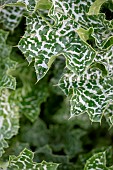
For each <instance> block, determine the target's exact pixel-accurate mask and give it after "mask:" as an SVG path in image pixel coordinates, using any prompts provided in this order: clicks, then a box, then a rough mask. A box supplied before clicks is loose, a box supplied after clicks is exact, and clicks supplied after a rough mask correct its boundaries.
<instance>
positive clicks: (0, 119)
mask: <svg viewBox="0 0 113 170" xmlns="http://www.w3.org/2000/svg"><path fill="white" fill-rule="evenodd" d="M18 128H19V115H18V107H17V106H16V105H15V102H14V101H12V100H10V92H9V91H8V90H7V89H5V90H3V91H2V92H1V93H0V156H1V155H2V153H3V152H4V148H6V147H8V144H7V141H6V140H7V139H10V138H11V137H12V136H13V135H16V134H17V132H18Z"/></svg>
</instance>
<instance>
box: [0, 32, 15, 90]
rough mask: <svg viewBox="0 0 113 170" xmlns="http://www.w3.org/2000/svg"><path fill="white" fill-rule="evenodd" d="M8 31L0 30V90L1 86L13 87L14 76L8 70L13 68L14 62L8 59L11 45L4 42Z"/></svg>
mask: <svg viewBox="0 0 113 170" xmlns="http://www.w3.org/2000/svg"><path fill="white" fill-rule="evenodd" d="M7 36H8V32H6V31H3V30H0V90H1V89H3V88H10V89H15V87H16V81H15V78H14V77H12V76H11V75H10V71H11V70H12V69H14V68H15V66H16V62H14V61H13V60H11V59H10V53H11V50H12V48H11V46H9V45H7V44H6V40H7Z"/></svg>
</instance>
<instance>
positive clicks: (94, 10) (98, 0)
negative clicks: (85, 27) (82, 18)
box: [88, 0, 107, 15]
mask: <svg viewBox="0 0 113 170" xmlns="http://www.w3.org/2000/svg"><path fill="white" fill-rule="evenodd" d="M105 2H107V0H96V1H95V2H94V3H93V4H92V5H91V7H90V9H89V12H88V14H89V15H98V14H99V11H100V7H101V6H102V4H103V3H105Z"/></svg>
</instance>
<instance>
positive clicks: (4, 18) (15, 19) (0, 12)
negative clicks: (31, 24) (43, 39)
mask: <svg viewBox="0 0 113 170" xmlns="http://www.w3.org/2000/svg"><path fill="white" fill-rule="evenodd" d="M23 10H24V8H22V7H5V8H1V9H0V22H1V23H3V27H4V28H5V29H8V30H10V31H12V32H13V31H14V29H15V28H16V27H17V26H18V24H19V23H20V21H21V18H22V15H23Z"/></svg>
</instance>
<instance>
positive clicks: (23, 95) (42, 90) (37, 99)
mask: <svg viewBox="0 0 113 170" xmlns="http://www.w3.org/2000/svg"><path fill="white" fill-rule="evenodd" d="M13 74H14V75H15V76H16V77H17V78H19V79H20V80H21V81H22V82H21V83H22V87H20V88H18V89H17V90H16V91H14V92H13V93H12V95H11V97H12V100H15V102H16V103H17V106H18V107H19V113H20V114H24V115H25V116H26V117H27V118H28V119H29V120H30V121H31V122H34V121H35V120H36V119H37V117H38V116H39V114H40V107H41V104H42V103H44V102H45V101H46V99H47V97H48V95H49V93H48V86H47V84H46V80H42V81H41V82H40V83H39V84H36V75H35V74H34V69H33V67H32V66H28V65H27V64H26V63H24V64H23V65H22V64H20V65H18V68H17V70H16V73H13Z"/></svg>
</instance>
